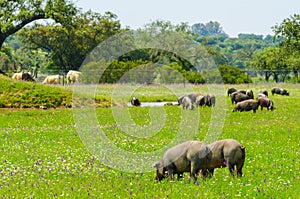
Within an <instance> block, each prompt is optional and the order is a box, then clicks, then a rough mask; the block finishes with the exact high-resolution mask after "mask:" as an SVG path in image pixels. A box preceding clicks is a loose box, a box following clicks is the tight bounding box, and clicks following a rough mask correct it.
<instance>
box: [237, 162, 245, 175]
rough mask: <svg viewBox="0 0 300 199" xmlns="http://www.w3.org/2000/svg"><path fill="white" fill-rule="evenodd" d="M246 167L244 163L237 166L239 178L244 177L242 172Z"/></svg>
mask: <svg viewBox="0 0 300 199" xmlns="http://www.w3.org/2000/svg"><path fill="white" fill-rule="evenodd" d="M243 166H244V162H239V163H237V164H236V169H237V176H238V177H242V175H243V172H242V168H243Z"/></svg>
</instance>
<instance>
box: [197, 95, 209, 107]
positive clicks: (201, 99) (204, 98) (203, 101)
mask: <svg viewBox="0 0 300 199" xmlns="http://www.w3.org/2000/svg"><path fill="white" fill-rule="evenodd" d="M206 101H207V96H206V95H198V96H197V98H196V106H205V105H206Z"/></svg>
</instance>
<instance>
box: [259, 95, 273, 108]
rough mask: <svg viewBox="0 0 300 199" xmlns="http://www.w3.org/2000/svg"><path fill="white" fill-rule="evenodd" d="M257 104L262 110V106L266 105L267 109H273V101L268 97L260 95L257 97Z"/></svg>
mask: <svg viewBox="0 0 300 199" xmlns="http://www.w3.org/2000/svg"><path fill="white" fill-rule="evenodd" d="M257 102H258V106H260V108H261V110H263V107H266V108H267V109H268V110H271V111H273V110H274V103H273V102H272V100H270V99H269V98H265V97H260V98H258V99H257Z"/></svg>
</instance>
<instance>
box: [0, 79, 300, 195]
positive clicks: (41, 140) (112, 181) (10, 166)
mask: <svg viewBox="0 0 300 199" xmlns="http://www.w3.org/2000/svg"><path fill="white" fill-rule="evenodd" d="M232 86H233V87H236V88H241V89H252V90H253V91H254V93H255V94H257V93H258V91H259V90H260V89H261V88H266V89H268V90H269V91H270V89H271V88H272V87H273V86H275V84H263V85H258V84H257V85H256V84H249V85H232ZM276 86H279V87H283V88H286V89H288V90H289V92H290V96H278V95H276V96H270V98H271V99H272V100H273V101H274V104H275V107H276V109H275V110H274V111H272V112H271V111H267V110H263V111H260V110H259V111H258V112H257V113H256V114H254V113H252V112H243V113H232V112H231V109H232V108H233V105H231V102H230V100H229V98H228V97H226V96H225V95H224V93H219V94H218V95H217V106H219V107H215V108H213V109H212V108H208V107H205V108H199V109H197V110H194V111H190V110H187V111H182V109H181V107H178V106H165V107H153V108H150V107H123V105H124V104H125V103H127V102H128V99H130V97H132V96H136V97H138V98H139V99H140V100H141V101H142V102H144V101H156V102H158V101H176V99H177V95H180V94H184V92H188V91H189V89H190V88H188V87H187V86H184V85H168V86H154V85H152V86H138V87H137V86H130V85H99V86H97V87H85V86H81V87H80V88H75V90H73V88H71V87H69V88H65V89H63V90H66V89H67V90H71V91H72V90H73V91H74V92H76V91H78V92H79V93H80V95H83V94H82V93H83V92H85V94H86V95H87V96H91V97H93V96H94V95H95V96H96V98H97V96H105V97H106V98H107V99H109V101H110V100H111V103H112V104H114V105H117V106H114V107H110V108H97V109H91V110H92V111H91V112H92V113H95V118H96V120H97V121H96V122H97V125H98V126H97V128H94V127H93V126H89V128H86V129H87V132H83V131H80V128H79V126H80V125H81V124H79V123H80V122H81V121H80V120H79V119H83V120H85V122H83V123H82V125H87V124H90V123H89V122H90V121H91V120H90V118H88V117H86V115H85V113H86V112H85V110H86V109H88V108H85V109H76V108H74V109H48V110H39V109H25V110H19V109H1V110H0V124H1V126H0V143H1V145H0V146H1V154H0V177H1V178H0V198H183V197H185V198H299V194H300V188H299V184H300V175H299V174H300V167H299V165H300V150H299V148H300V144H299V138H300V127H299V123H300V114H299V113H300V101H299V100H300V89H299V85H295V84H279V85H276ZM214 87H217V86H216V85H212V86H206V85H202V86H193V87H192V89H193V90H195V91H199V92H202V93H207V92H208V91H215V89H214ZM227 87H228V86H225V87H224V88H223V87H221V88H220V89H219V91H222V90H224V91H225V90H226V88H227ZM51 88H52V87H51ZM59 89H60V88H59ZM87 101H88V100H87ZM220 104H221V105H220ZM214 110H221V112H222V113H224V114H223V115H222V117H223V119H224V125H222V128H218V129H214V128H212V129H213V130H216V131H218V132H217V133H221V134H220V136H219V137H218V139H223V138H233V139H237V140H239V141H240V142H241V143H242V144H243V145H244V146H245V147H246V162H245V166H244V169H243V173H244V175H243V177H242V178H234V177H231V176H229V175H228V174H229V172H228V170H227V169H225V168H223V169H217V170H216V171H215V174H214V176H213V177H212V178H210V179H206V180H202V179H199V183H197V184H194V183H193V181H190V180H189V176H188V174H185V176H184V178H183V179H182V180H181V181H175V182H169V180H168V179H165V180H163V181H162V182H159V183H157V182H155V180H154V173H155V170H154V169H152V168H151V166H152V164H149V163H148V162H144V163H143V162H142V163H143V164H145V165H143V166H144V167H141V165H134V162H135V160H132V159H131V156H127V157H126V155H124V156H123V157H121V158H120V159H119V160H118V159H116V157H117V158H119V157H120V156H119V155H120V154H116V155H115V156H111V153H109V150H108V149H106V150H104V151H105V152H107V153H109V155H107V154H102V155H103V156H101V155H99V154H101V153H97V150H98V149H99V150H101V147H102V148H103V147H104V146H108V145H105V144H104V145H100V146H96V145H95V146H93V145H92V144H94V143H92V142H89V141H90V140H85V138H87V137H88V136H90V135H91V136H92V138H95V140H96V141H99V142H100V141H101V140H98V139H101V138H103V137H101V136H99V135H100V133H99V132H98V131H100V130H101V132H104V134H105V136H106V138H107V139H108V140H109V141H110V142H111V143H112V144H113V145H114V146H116V147H117V148H119V149H122V150H123V151H125V152H130V153H132V154H137V156H143V154H144V153H155V152H157V153H156V154H159V155H160V154H161V152H163V151H164V150H161V151H160V149H164V147H166V146H168V145H171V144H172V143H173V142H174V140H175V142H176V140H177V139H178V135H180V136H179V138H185V136H187V137H191V138H193V139H198V140H205V139H206V136H207V132H208V131H209V128H210V126H213V124H214V122H216V121H215V120H216V119H215V117H216V118H217V119H218V114H216V112H214ZM122 112H128V114H129V117H130V120H128V121H129V122H130V125H128V126H126V125H124V122H125V123H126V122H128V121H127V120H124V121H123V120H122V119H121V118H124V117H122V116H123V115H122V114H121V113H122ZM161 115H163V116H161ZM193 118H196V119H193ZM92 119H93V118H92ZM195 122H196V126H195ZM124 127H126V128H124ZM156 127H157V128H156ZM218 127H219V126H218ZM98 128H99V129H100V130H99V129H98ZM135 129H138V130H139V132H135ZM182 131H183V132H184V134H182ZM85 133H88V135H86V134H85ZM143 133H145V134H143ZM93 136H94V137H93ZM92 141H93V140H92ZM89 144H90V145H89ZM97 147H98V148H97ZM88 149H90V151H89V150H88ZM93 149H95V151H93ZM91 152H94V153H91ZM121 155H122V154H121ZM110 159H115V161H112V162H110ZM150 162H151V161H150ZM131 163H133V165H132V167H130V166H128V165H131ZM153 163H154V162H153ZM113 164H114V165H113ZM141 168H144V171H143V169H141Z"/></svg>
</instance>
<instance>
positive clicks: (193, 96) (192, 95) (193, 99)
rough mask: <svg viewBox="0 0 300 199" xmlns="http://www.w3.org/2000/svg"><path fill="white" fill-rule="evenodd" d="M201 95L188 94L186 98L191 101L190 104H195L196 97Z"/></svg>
mask: <svg viewBox="0 0 300 199" xmlns="http://www.w3.org/2000/svg"><path fill="white" fill-rule="evenodd" d="M199 95H201V94H200V93H190V94H188V97H189V98H190V99H191V102H192V104H195V103H196V100H197V96H199Z"/></svg>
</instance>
